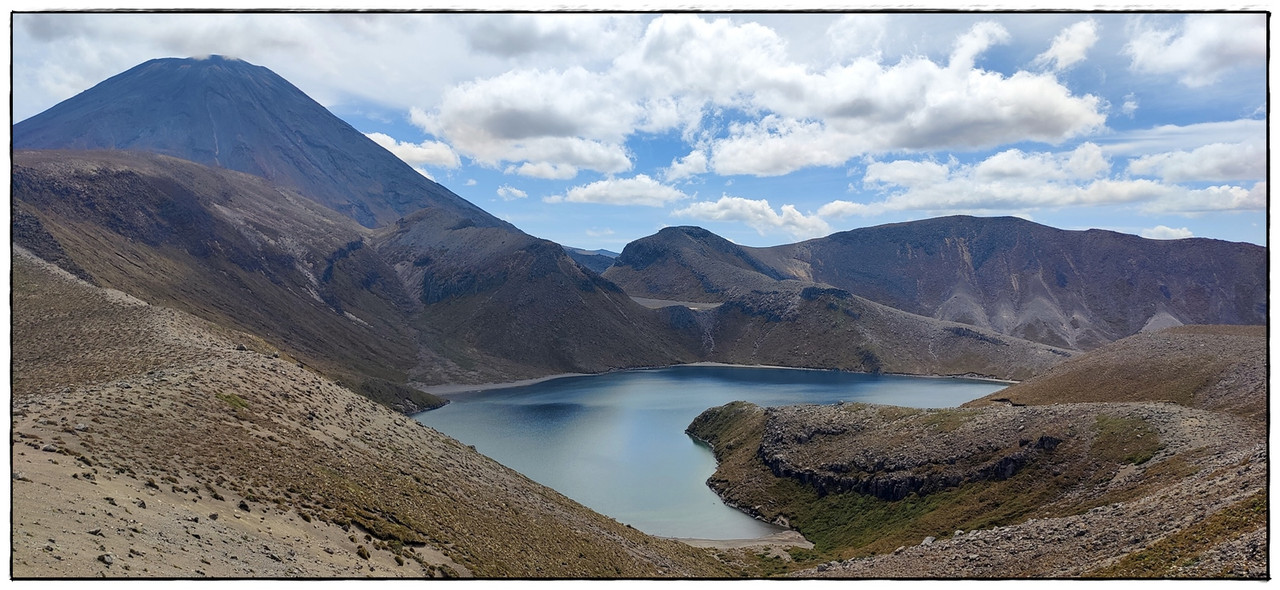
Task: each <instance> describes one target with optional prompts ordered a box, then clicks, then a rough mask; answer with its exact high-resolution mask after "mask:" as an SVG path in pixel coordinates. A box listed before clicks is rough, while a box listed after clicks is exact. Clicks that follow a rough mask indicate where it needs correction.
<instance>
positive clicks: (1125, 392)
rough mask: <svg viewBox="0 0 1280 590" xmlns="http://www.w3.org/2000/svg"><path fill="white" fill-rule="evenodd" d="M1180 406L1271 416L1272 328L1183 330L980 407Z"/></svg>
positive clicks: (1154, 336)
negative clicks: (1000, 402)
mask: <svg viewBox="0 0 1280 590" xmlns="http://www.w3.org/2000/svg"><path fill="white" fill-rule="evenodd" d="M996 400H1008V401H1007V402H1005V403H1013V404H1019V405H1045V404H1055V403H1068V402H1138V401H1160V400H1168V401H1173V402H1176V403H1179V404H1182V405H1184V406H1188V407H1193V408H1202V409H1208V410H1215V411H1222V412H1230V413H1233V414H1237V415H1241V416H1248V417H1251V418H1254V419H1257V420H1265V419H1266V417H1267V329H1266V327H1265V326H1179V327H1175V328H1168V329H1165V330H1161V331H1159V332H1151V333H1142V334H1137V335H1134V336H1130V337H1128V338H1125V339H1124V340H1120V341H1118V342H1115V343H1112V344H1109V345H1107V346H1104V347H1102V348H1099V349H1096V350H1093V351H1090V352H1088V353H1087V354H1083V355H1077V356H1075V357H1073V358H1072V359H1070V360H1068V361H1066V362H1063V363H1062V364H1060V365H1058V366H1056V367H1054V368H1052V369H1050V370H1049V371H1047V372H1046V373H1044V374H1042V375H1039V376H1037V377H1035V378H1033V379H1031V380H1028V381H1026V382H1023V383H1020V384H1017V385H1014V386H1011V387H1009V388H1007V389H1003V390H1001V391H998V392H995V393H993V394H991V395H989V396H987V397H985V398H982V399H979V400H974V401H972V402H969V403H968V404H965V405H966V406H981V405H987V404H991V403H995V402H996Z"/></svg>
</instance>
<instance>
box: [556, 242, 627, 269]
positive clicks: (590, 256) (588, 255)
mask: <svg viewBox="0 0 1280 590" xmlns="http://www.w3.org/2000/svg"><path fill="white" fill-rule="evenodd" d="M564 251H565V252H566V253H567V254H568V255H569V258H572V259H573V261H574V262H577V263H578V264H581V265H582V266H584V267H586V268H589V269H591V271H592V272H594V273H596V274H600V273H602V272H604V271H605V270H607V269H608V268H609V267H610V266H613V261H614V260H616V259H617V258H618V253H617V252H610V251H608V250H583V249H582V248H571V247H569V246H565V247H564Z"/></svg>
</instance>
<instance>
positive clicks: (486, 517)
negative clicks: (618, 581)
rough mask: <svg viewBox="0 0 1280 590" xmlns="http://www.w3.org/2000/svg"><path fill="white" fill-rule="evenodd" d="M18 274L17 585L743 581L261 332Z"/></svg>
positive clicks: (27, 260)
mask: <svg viewBox="0 0 1280 590" xmlns="http://www.w3.org/2000/svg"><path fill="white" fill-rule="evenodd" d="M13 269H14V270H13V278H14V282H13V311H14V314H13V317H14V325H13V338H14V340H13V343H14V355H13V374H14V380H13V399H12V411H13V422H12V433H13V438H12V456H13V471H14V474H13V477H14V480H13V505H12V509H13V512H12V514H13V531H12V533H13V536H12V550H13V553H12V556H13V557H12V564H13V568H14V569H13V575H14V576H15V577H19V578H28V577H50V576H53V577H92V576H105V577H132V576H164V577H181V578H185V577H199V576H211V577H293V576H300V577H333V576H337V577H364V576H410V577H423V576H434V577H454V576H481V577H506V576H516V577H661V576H716V575H728V574H730V573H732V571H731V570H729V569H728V566H725V565H724V564H722V563H720V562H718V561H717V560H716V559H715V558H714V557H712V556H711V554H710V553H709V552H708V551H706V550H702V549H695V548H693V547H689V546H686V545H683V544H679V543H676V542H672V541H666V540H661V539H656V538H653V537H649V536H646V535H643V534H641V533H639V532H638V531H635V530H633V529H630V528H628V527H625V526H622V525H620V524H618V523H617V522H614V521H612V520H611V519H608V518H606V517H603V516H600V515H598V514H595V513H593V512H591V511H589V510H587V509H585V508H583V507H581V506H579V505H577V504H576V503H574V502H572V501H570V500H568V499H566V498H564V497H563V496H561V495H559V494H557V493H556V492H554V491H552V490H549V489H547V488H545V487H542V486H540V485H538V484H535V483H533V482H531V481H529V480H528V479H526V478H525V477H523V476H521V475H520V474H518V473H515V472H513V471H511V470H509V469H506V468H504V467H502V466H500V465H498V464H497V463H495V462H493V461H491V460H489V459H488V458H486V457H483V456H481V455H479V454H477V453H475V452H474V451H472V450H470V449H468V448H467V447H465V446H463V445H461V444H459V443H458V442H456V441H454V440H452V439H450V438H447V437H445V436H443V435H441V434H439V433H437V432H435V431H434V430H431V429H429V428H425V427H422V426H421V425H419V424H418V423H416V422H414V421H412V420H411V419H409V418H406V417H404V416H401V415H398V414H395V413H393V412H392V411H390V410H388V409H387V408H385V407H383V406H379V405H377V404H375V403H373V402H372V401H370V400H368V399H366V398H363V397H361V396H359V395H357V394H355V393H353V392H351V391H349V390H347V389H345V388H343V387H341V386H339V385H337V384H335V383H334V382H332V381H330V380H327V379H325V378H323V377H321V376H319V375H317V374H316V373H314V372H312V371H310V370H308V369H305V368H302V367H300V366H299V365H298V364H297V363H296V362H295V361H293V360H291V359H289V358H287V357H285V356H282V355H280V354H279V353H278V352H276V351H274V350H273V349H271V348H270V347H268V346H267V345H266V344H265V343H263V342H262V341H259V340H257V339H255V338H252V337H249V336H246V335H244V334H243V333H240V332H234V331H231V330H226V329H222V328H219V327H217V326H214V325H212V324H209V323H207V322H204V321H201V320H198V319H195V318H193V317H191V316H189V315H187V314H185V313H181V312H177V311H173V310H170V309H166V308H162V307H156V306H150V305H147V304H145V303H142V302H140V301H138V300H135V299H132V298H131V297H128V296H126V295H123V294H120V293H118V292H113V291H108V290H102V289H99V288H97V287H93V286H91V285H88V284H86V283H83V282H81V281H79V280H78V279H75V278H73V277H71V276H70V275H68V274H66V273H64V272H62V271H60V270H58V269H56V268H54V267H52V266H51V265H48V264H47V263H44V262H42V261H39V260H38V259H36V258H34V257H33V256H31V255H30V254H27V253H25V252H24V251H21V250H20V249H15V254H14V256H13ZM238 348H243V349H238Z"/></svg>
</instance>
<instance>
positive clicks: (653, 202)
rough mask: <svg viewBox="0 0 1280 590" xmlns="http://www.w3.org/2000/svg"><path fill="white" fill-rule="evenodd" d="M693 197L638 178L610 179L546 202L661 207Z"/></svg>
mask: <svg viewBox="0 0 1280 590" xmlns="http://www.w3.org/2000/svg"><path fill="white" fill-rule="evenodd" d="M687 198H689V195H686V194H685V193H683V192H681V191H680V190H679V189H675V188H672V187H669V186H666V185H663V184H661V183H659V182H658V181H656V180H654V179H652V178H649V177H648V176H647V175H644V174H638V175H636V176H635V177H634V178H608V179H605V180H598V181H596V182H593V183H591V184H587V185H581V186H575V187H573V188H571V189H569V190H568V191H567V192H565V194H563V195H555V196H550V197H546V198H544V199H542V200H543V201H545V202H547V203H603V204H606V205H645V206H649V207H661V206H664V205H666V204H667V203H669V202H672V201H679V200H681V199H687Z"/></svg>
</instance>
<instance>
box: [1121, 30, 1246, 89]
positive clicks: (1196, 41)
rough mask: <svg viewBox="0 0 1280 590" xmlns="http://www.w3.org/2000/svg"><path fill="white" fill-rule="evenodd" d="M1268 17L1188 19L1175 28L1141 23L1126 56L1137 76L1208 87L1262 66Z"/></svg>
mask: <svg viewBox="0 0 1280 590" xmlns="http://www.w3.org/2000/svg"><path fill="white" fill-rule="evenodd" d="M1266 25H1267V17H1266V15H1264V14H1188V15H1186V16H1185V17H1184V18H1183V19H1182V22H1181V24H1180V26H1178V27H1177V28H1176V29H1157V28H1153V27H1149V26H1146V25H1145V24H1139V25H1138V26H1137V27H1136V28H1135V31H1134V33H1133V37H1132V39H1131V40H1130V41H1129V43H1128V45H1126V46H1125V48H1124V52H1125V53H1126V54H1127V55H1128V56H1129V57H1130V59H1131V60H1132V61H1131V62H1130V67H1131V68H1132V69H1134V70H1136V71H1139V72H1145V73H1152V74H1174V75H1177V76H1178V81H1179V82H1181V83H1182V84H1183V85H1185V86H1189V87H1192V88H1196V87H1201V86H1207V85H1209V84H1212V83H1214V82H1216V81H1217V80H1218V78H1220V77H1221V76H1222V75H1223V74H1224V73H1226V72H1227V71H1228V70H1231V69H1234V68H1238V67H1241V66H1246V65H1247V66H1254V65H1260V64H1262V63H1263V60H1265V58H1266V55H1267V26H1266Z"/></svg>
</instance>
